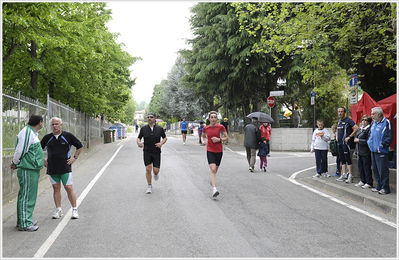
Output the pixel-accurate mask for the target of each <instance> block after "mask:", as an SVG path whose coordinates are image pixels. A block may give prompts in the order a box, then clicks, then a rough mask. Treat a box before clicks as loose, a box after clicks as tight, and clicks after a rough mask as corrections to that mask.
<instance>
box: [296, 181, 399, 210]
mask: <svg viewBox="0 0 399 260" xmlns="http://www.w3.org/2000/svg"><path fill="white" fill-rule="evenodd" d="M301 181H303V182H306V183H308V184H310V185H313V186H315V187H318V188H320V189H323V190H326V191H329V192H332V193H334V194H337V195H339V196H342V197H345V198H348V199H350V200H353V201H355V202H357V203H359V204H362V205H365V206H368V207H370V208H373V209H375V210H378V211H381V212H383V213H385V214H388V215H391V216H394V217H396V216H397V205H396V204H394V203H391V202H388V201H384V200H381V199H378V198H375V197H373V196H369V195H365V194H363V193H361V192H358V191H355V190H351V189H348V188H345V187H343V186H342V185H338V184H335V183H331V182H329V181H325V180H323V179H320V178H312V177H309V178H301ZM385 196H387V195H385ZM388 196H389V195H388ZM395 196H396V195H395Z"/></svg>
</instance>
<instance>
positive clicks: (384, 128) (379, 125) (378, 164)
mask: <svg viewBox="0 0 399 260" xmlns="http://www.w3.org/2000/svg"><path fill="white" fill-rule="evenodd" d="M371 117H372V118H373V124H372V125H371V129H370V137H369V139H368V141H367V144H368V146H369V148H370V150H371V162H372V165H373V172H374V178H375V180H376V182H377V186H376V187H375V188H373V189H371V191H373V192H378V193H379V194H388V193H390V189H389V159H388V152H389V146H390V145H391V143H392V141H393V129H392V123H391V121H389V120H388V119H387V118H385V117H384V114H383V112H382V109H381V108H380V107H375V108H373V109H371Z"/></svg>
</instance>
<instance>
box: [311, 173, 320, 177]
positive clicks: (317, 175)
mask: <svg viewBox="0 0 399 260" xmlns="http://www.w3.org/2000/svg"><path fill="white" fill-rule="evenodd" d="M320 177H321V174H318V173H316V174H315V175H313V178H320Z"/></svg>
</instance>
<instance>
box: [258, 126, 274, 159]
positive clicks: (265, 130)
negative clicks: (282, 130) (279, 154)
mask: <svg viewBox="0 0 399 260" xmlns="http://www.w3.org/2000/svg"><path fill="white" fill-rule="evenodd" d="M259 130H260V135H261V137H264V138H265V139H266V144H267V155H268V154H269V153H270V136H271V135H272V128H271V127H270V124H269V123H263V124H262V125H261V126H260V127H259Z"/></svg>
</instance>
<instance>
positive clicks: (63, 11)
mask: <svg viewBox="0 0 399 260" xmlns="http://www.w3.org/2000/svg"><path fill="white" fill-rule="evenodd" d="M105 8H106V3H3V88H4V89H5V90H6V91H13V92H15V91H21V92H22V93H23V94H24V95H25V96H28V97H32V98H39V99H40V100H41V101H43V102H45V101H46V95H47V93H48V94H49V95H50V96H51V97H53V98H55V99H57V100H60V101H61V102H63V103H66V104H69V105H70V106H71V107H72V108H77V109H78V110H80V111H84V112H87V113H89V114H92V115H96V114H106V115H107V116H109V117H110V118H115V117H118V115H119V114H120V113H121V112H122V111H123V110H124V109H125V107H126V104H127V102H128V100H129V99H130V95H131V94H130V88H131V87H132V86H133V85H134V84H135V81H134V80H131V79H130V78H129V77H130V71H129V67H130V66H131V65H132V64H133V63H134V62H135V61H136V60H137V58H133V57H131V56H130V55H129V54H128V53H126V52H125V51H123V50H122V45H120V44H117V43H116V37H117V35H113V34H112V33H110V32H109V31H108V29H107V27H106V26H105V25H106V22H107V21H109V20H110V19H111V12H110V10H107V9H105Z"/></svg>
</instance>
